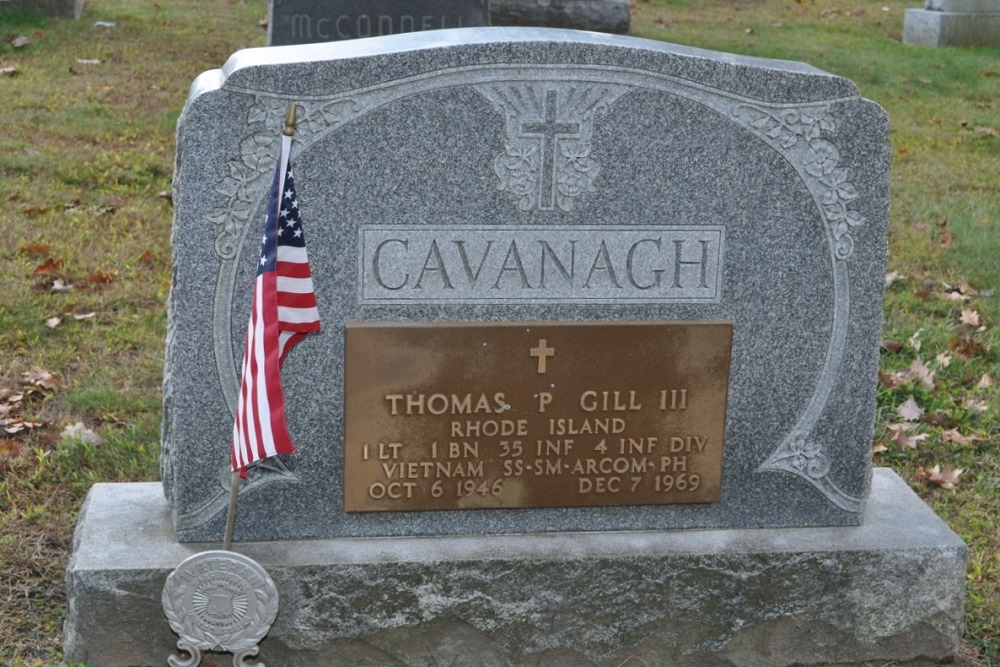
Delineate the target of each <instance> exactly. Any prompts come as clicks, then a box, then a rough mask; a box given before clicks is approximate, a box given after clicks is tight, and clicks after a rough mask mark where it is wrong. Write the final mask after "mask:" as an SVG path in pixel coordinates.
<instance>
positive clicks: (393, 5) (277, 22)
mask: <svg viewBox="0 0 1000 667" xmlns="http://www.w3.org/2000/svg"><path fill="white" fill-rule="evenodd" d="M489 24H490V7H489V1H488V0H269V3H268V22H267V43H268V45H269V46H283V45H288V44H312V43H315V42H334V41H339V40H344V39H357V38H359V37H380V36H384V35H397V34H400V33H405V32H417V31H421V30H440V29H442V28H471V27H477V26H487V25H489Z"/></svg>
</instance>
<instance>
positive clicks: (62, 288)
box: [49, 278, 73, 293]
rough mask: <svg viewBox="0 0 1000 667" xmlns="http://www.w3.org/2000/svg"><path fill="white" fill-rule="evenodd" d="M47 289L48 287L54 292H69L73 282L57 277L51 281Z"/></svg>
mask: <svg viewBox="0 0 1000 667" xmlns="http://www.w3.org/2000/svg"><path fill="white" fill-rule="evenodd" d="M49 289H50V291H52V292H56V293H59V292H69V291H70V290H72V289H73V283H67V282H66V281H64V280H62V279H61V278H57V279H56V280H54V281H53V282H52V287H51V288H49Z"/></svg>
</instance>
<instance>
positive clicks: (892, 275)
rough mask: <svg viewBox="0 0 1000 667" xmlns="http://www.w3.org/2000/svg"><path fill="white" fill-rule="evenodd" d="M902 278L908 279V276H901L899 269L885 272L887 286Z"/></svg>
mask: <svg viewBox="0 0 1000 667" xmlns="http://www.w3.org/2000/svg"><path fill="white" fill-rule="evenodd" d="M900 280H906V276H901V275H900V274H899V271H890V272H889V273H887V274H885V286H886V287H891V286H892V284H893V283H896V282H899V281H900Z"/></svg>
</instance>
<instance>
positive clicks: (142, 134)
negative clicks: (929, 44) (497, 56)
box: [0, 0, 1000, 667]
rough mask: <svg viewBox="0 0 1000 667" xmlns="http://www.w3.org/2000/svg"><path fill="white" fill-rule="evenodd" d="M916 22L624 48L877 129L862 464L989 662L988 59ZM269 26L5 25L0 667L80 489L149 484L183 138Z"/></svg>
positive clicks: (21, 21)
mask: <svg viewBox="0 0 1000 667" xmlns="http://www.w3.org/2000/svg"><path fill="white" fill-rule="evenodd" d="M920 4H921V3H920V1H919V0H912V1H910V2H899V1H897V0H887V1H886V2H879V3H870V2H863V1H861V0H853V1H849V2H837V1H835V0H787V1H772V0H728V1H726V0H636V2H634V3H633V33H634V34H636V35H638V36H642V37H650V38H654V39H661V40H667V41H673V42H677V43H681V44H688V45H693V46H699V47H703V48H709V49H717V50H724V51H731V52H737V53H744V54H749V55H755V56H763V57H771V58H784V59H790V60H801V61H806V62H809V63H811V64H813V65H815V66H817V67H820V68H822V69H825V70H827V71H830V72H833V73H835V74H839V75H842V76H845V77H848V78H850V79H852V80H854V81H855V82H856V83H857V84H858V85H859V87H860V88H861V91H862V93H863V94H864V95H865V96H866V97H868V98H870V99H872V100H875V101H876V102H878V103H880V104H881V105H883V106H884V107H885V108H886V109H887V111H888V112H889V116H890V118H891V119H892V144H893V155H894V160H893V167H892V197H893V200H892V202H893V208H892V219H891V229H890V235H891V236H890V247H891V250H890V272H891V273H890V277H889V278H888V279H887V283H890V284H889V286H888V288H887V298H886V309H885V314H886V326H885V332H884V338H885V340H884V343H883V362H882V373H881V380H882V381H881V385H880V391H879V396H878V400H879V422H878V425H877V429H876V439H875V442H874V443H873V446H874V448H875V450H876V453H875V461H876V464H877V465H885V466H891V467H892V468H894V469H895V470H896V471H897V472H899V474H900V475H902V476H903V478H904V479H906V480H908V481H909V482H910V483H911V484H912V485H913V487H914V488H915V489H916V490H917V492H918V493H919V494H920V495H921V496H922V497H924V498H925V499H926V500H927V502H928V503H930V504H931V506H932V507H933V508H934V509H935V511H937V513H938V514H939V515H940V516H942V517H943V518H944V519H945V520H946V521H948V522H949V524H950V525H951V526H952V527H953V529H954V530H955V531H956V532H957V533H958V534H959V535H961V536H962V537H963V538H964V539H965V540H966V541H967V542H968V544H969V546H970V548H971V553H970V561H969V572H968V605H967V629H966V637H965V646H964V652H965V657H966V659H967V661H968V664H981V665H1000V639H998V636H1000V621H998V615H1000V520H998V514H1000V510H998V499H1000V493H998V485H1000V438H998V419H1000V401H998V398H997V387H996V385H995V384H994V380H1000V361H998V360H1000V335H998V333H997V331H998V330H1000V329H998V328H1000V294H998V293H997V291H996V290H997V287H998V285H997V283H998V282H1000V280H998V279H1000V48H985V47H979V48H961V49H959V48H946V49H932V48H926V47H914V46H906V45H903V44H902V43H901V39H900V38H901V34H902V29H903V11H904V9H906V8H907V7H910V6H912V7H916V6H919V5H920ZM265 15H266V0H245V1H243V2H241V1H240V0H159V1H158V2H154V1H152V0H89V1H88V7H87V10H86V12H85V15H84V18H83V20H80V21H65V20H60V21H56V20H44V19H40V18H37V17H31V16H27V15H23V16H0V95H2V99H3V103H2V104H0V126H2V127H3V128H4V129H3V131H2V132H0V231H2V232H3V237H4V241H5V243H4V244H3V245H2V247H0V270H2V278H3V279H2V280H0V427H2V428H3V430H2V431H0V665H59V664H60V645H61V624H62V620H63V618H64V616H65V596H64V590H63V576H64V572H65V567H66V562H67V559H68V557H69V551H70V547H71V537H72V527H73V525H74V521H75V516H76V513H77V512H78V510H79V507H80V503H81V502H82V500H83V497H84V495H85V494H86V492H87V489H88V488H89V487H90V485H91V484H93V483H94V482H98V481H135V480H155V479H157V476H158V461H157V454H158V452H157V449H158V445H157V443H158V439H159V421H160V383H161V381H162V358H163V342H164V336H165V332H166V311H165V303H166V295H167V291H168V289H169V283H170V247H169V233H170V222H171V215H172V212H171V208H170V202H169V199H168V198H167V197H166V196H165V194H166V193H167V192H168V191H169V190H170V180H171V174H172V171H173V157H174V128H175V124H176V121H177V117H178V114H179V113H180V110H181V107H182V105H183V103H184V100H185V99H186V97H187V88H188V86H189V85H190V83H191V81H192V80H193V79H194V77H195V76H196V75H197V74H199V73H200V72H202V71H203V70H206V69H211V68H215V67H219V66H221V65H222V63H224V62H225V60H226V58H227V57H228V56H229V54H231V53H232V52H233V51H236V50H237V49H239V48H242V47H246V46H261V45H263V43H264V32H263V30H261V29H260V27H259V25H258V22H259V21H260V20H261V19H262V18H263V17H264V16H265ZM98 21H99V22H102V24H105V25H95V22H98ZM910 418H912V419H910ZM959 470H961V472H960V473H959V472H957V471H959ZM95 667H99V666H95Z"/></svg>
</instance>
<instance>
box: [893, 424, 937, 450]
mask: <svg viewBox="0 0 1000 667" xmlns="http://www.w3.org/2000/svg"><path fill="white" fill-rule="evenodd" d="M914 428H916V424H889V430H890V431H892V436H891V437H890V438H889V439H890V440H892V441H893V442H895V443H896V444H897V445H899V446H900V447H907V448H909V449H916V448H917V443H918V442H921V441H923V440H926V439H927V438H929V437H930V434H928V433H915V434H912V435H911V434H910V431H912V430H913V429H914Z"/></svg>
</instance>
